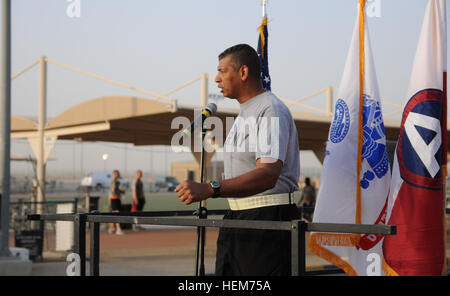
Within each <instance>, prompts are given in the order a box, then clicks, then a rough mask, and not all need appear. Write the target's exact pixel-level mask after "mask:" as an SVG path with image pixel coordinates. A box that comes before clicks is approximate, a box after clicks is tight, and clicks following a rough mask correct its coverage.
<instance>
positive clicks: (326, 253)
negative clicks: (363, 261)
mask: <svg viewBox="0 0 450 296" xmlns="http://www.w3.org/2000/svg"><path fill="white" fill-rule="evenodd" d="M324 235H328V233H326V234H322V233H321V234H319V233H313V234H311V236H310V241H309V250H310V251H311V252H313V253H314V254H316V255H317V256H319V257H322V258H323V259H325V260H327V261H328V262H330V263H331V264H333V265H336V266H337V267H339V268H340V269H342V270H343V271H344V272H345V273H346V274H348V275H350V276H357V275H358V274H357V273H356V271H355V270H354V269H353V267H352V266H351V265H350V264H349V263H348V262H346V261H345V260H343V259H342V258H341V257H339V256H338V255H336V254H334V253H333V252H331V251H330V250H327V249H325V248H324V247H322V246H321V245H320V244H319V243H317V241H316V238H317V237H316V236H324ZM332 235H334V234H332ZM347 236H348V235H347Z"/></svg>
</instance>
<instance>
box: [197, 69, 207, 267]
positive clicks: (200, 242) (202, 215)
mask: <svg viewBox="0 0 450 296" xmlns="http://www.w3.org/2000/svg"><path fill="white" fill-rule="evenodd" d="M200 100H201V105H202V107H205V106H206V105H207V104H208V74H206V73H203V74H202V76H201V93H200ZM205 135H206V130H205V129H204V127H203V122H202V151H201V156H200V183H204V182H205V148H204V141H205ZM198 217H199V219H206V218H207V217H208V216H207V209H206V201H202V202H200V204H199V208H198ZM205 231H206V229H205V227H197V254H196V260H195V275H196V276H198V275H200V276H204V275H205V240H206V235H205Z"/></svg>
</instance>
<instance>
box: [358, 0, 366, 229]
mask: <svg viewBox="0 0 450 296" xmlns="http://www.w3.org/2000/svg"><path fill="white" fill-rule="evenodd" d="M358 1H359V104H358V105H359V106H358V107H359V111H358V113H359V114H358V154H357V157H356V211H355V212H356V215H355V224H361V209H362V206H361V186H360V174H361V168H362V159H361V155H362V145H363V143H362V139H363V126H362V125H363V100H364V65H365V55H364V36H365V34H364V29H365V17H364V7H365V5H366V0H358Z"/></svg>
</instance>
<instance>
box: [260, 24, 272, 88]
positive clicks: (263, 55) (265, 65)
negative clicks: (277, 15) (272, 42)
mask: <svg viewBox="0 0 450 296" xmlns="http://www.w3.org/2000/svg"><path fill="white" fill-rule="evenodd" d="M258 31H259V38H258V56H259V60H260V62H261V82H262V85H263V87H264V89H265V90H269V91H270V90H271V88H270V83H271V80H270V75H269V61H268V54H267V42H268V40H269V33H268V32H267V17H263V20H262V24H261V26H259V27H258Z"/></svg>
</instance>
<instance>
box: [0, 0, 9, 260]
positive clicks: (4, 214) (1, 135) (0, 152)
mask: <svg viewBox="0 0 450 296" xmlns="http://www.w3.org/2000/svg"><path fill="white" fill-rule="evenodd" d="M1 13H2V28H1V34H2V35H1V42H2V45H1V57H0V58H1V64H2V67H1V70H0V118H1V122H0V126H1V128H0V182H1V192H0V193H1V198H0V257H3V256H5V257H6V256H10V255H11V252H10V251H9V179H10V156H11V151H10V150H11V1H10V0H2V12H1Z"/></svg>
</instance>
